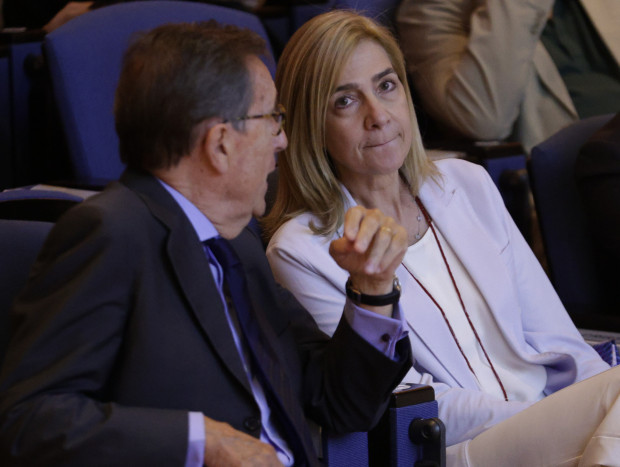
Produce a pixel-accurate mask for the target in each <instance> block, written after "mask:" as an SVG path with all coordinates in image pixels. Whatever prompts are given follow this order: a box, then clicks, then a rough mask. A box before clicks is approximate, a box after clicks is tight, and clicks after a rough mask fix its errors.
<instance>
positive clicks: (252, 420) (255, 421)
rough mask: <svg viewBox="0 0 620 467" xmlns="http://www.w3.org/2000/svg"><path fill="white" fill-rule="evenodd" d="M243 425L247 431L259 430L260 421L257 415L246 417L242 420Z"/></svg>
mask: <svg viewBox="0 0 620 467" xmlns="http://www.w3.org/2000/svg"><path fill="white" fill-rule="evenodd" d="M243 426H244V427H245V429H246V430H248V431H257V430H260V427H261V422H260V418H258V417H248V418H246V419H245V420H244V421H243Z"/></svg>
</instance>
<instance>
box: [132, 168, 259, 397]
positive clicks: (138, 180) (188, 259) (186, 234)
mask: <svg viewBox="0 0 620 467" xmlns="http://www.w3.org/2000/svg"><path fill="white" fill-rule="evenodd" d="M121 181H122V182H123V183H124V184H125V185H127V186H128V187H129V188H131V189H132V190H134V191H135V192H136V193H137V194H138V195H139V196H140V197H141V198H142V200H143V201H144V202H145V203H146V204H147V206H148V207H149V209H150V210H151V212H152V214H153V215H154V216H155V217H156V218H157V219H159V221H161V222H162V223H163V224H164V225H166V227H167V228H168V230H169V235H168V238H167V243H166V253H167V255H168V258H169V259H170V263H171V265H172V270H173V272H174V275H175V276H176V278H177V280H178V281H179V286H180V287H181V289H182V291H183V294H184V296H185V298H186V299H187V302H188V303H189V308H190V310H191V313H192V314H193V315H194V317H195V319H196V320H197V322H198V323H199V325H200V328H201V329H202V331H203V332H204V334H205V337H206V338H207V339H208V340H209V341H210V342H211V344H212V347H213V349H214V352H215V353H217V354H218V355H219V356H220V358H221V359H222V361H223V363H224V364H223V366H225V367H226V368H228V369H229V370H230V371H231V373H233V375H234V376H235V377H236V378H237V380H238V381H239V382H240V383H241V384H242V385H243V386H244V387H245V388H246V389H247V390H248V392H250V393H251V388H250V385H249V381H248V378H247V376H246V374H245V370H244V368H243V363H242V361H241V358H240V356H239V352H238V351H237V347H236V345H235V341H234V338H233V335H232V331H231V330H230V326H229V325H228V320H227V318H226V311H225V309H224V305H223V303H222V301H221V299H220V295H219V291H218V289H217V287H216V285H215V280H214V278H213V275H212V274H211V268H210V267H209V262H208V260H207V259H206V256H205V253H204V249H203V247H202V244H201V243H200V241H199V239H198V237H197V235H196V232H195V231H194V229H193V227H192V225H191V223H190V222H189V220H188V219H187V218H186V217H185V215H184V213H183V211H182V210H181V208H180V207H179V206H178V205H177V204H176V202H175V201H174V199H173V198H172V197H171V196H170V194H169V193H168V192H167V191H166V190H165V188H163V187H162V186H161V185H160V184H159V182H157V180H156V179H155V178H154V177H152V176H150V175H145V174H137V173H135V172H133V171H127V172H125V174H124V175H123V178H122V179H121Z"/></svg>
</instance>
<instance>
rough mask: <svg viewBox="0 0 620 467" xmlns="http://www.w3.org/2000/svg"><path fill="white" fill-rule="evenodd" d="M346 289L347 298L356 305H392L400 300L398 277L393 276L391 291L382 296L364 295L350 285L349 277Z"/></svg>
mask: <svg viewBox="0 0 620 467" xmlns="http://www.w3.org/2000/svg"><path fill="white" fill-rule="evenodd" d="M346 289H347V297H349V298H350V299H351V300H352V301H353V302H354V303H355V304H357V305H368V306H385V305H394V304H395V303H398V300H399V299H400V282H399V280H398V277H396V276H394V281H393V283H392V291H391V292H389V293H386V294H384V295H367V294H365V293H362V292H360V291H359V290H358V289H356V288H355V286H354V285H353V284H352V283H351V278H350V277H349V279H348V280H347V285H346Z"/></svg>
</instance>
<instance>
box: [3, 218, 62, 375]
mask: <svg viewBox="0 0 620 467" xmlns="http://www.w3.org/2000/svg"><path fill="white" fill-rule="evenodd" d="M53 225H54V224H53V223H51V222H38V221H22V220H7V219H0V258H2V260H1V261H0V284H2V287H0V364H1V363H2V360H3V358H4V352H5V349H6V344H7V343H8V339H9V309H10V306H11V303H12V302H13V299H14V298H15V296H16V295H17V294H18V293H19V291H20V290H21V289H22V287H23V286H24V285H25V283H26V279H27V278H28V273H29V271H30V267H31V266H32V264H33V263H34V260H35V259H36V257H37V254H38V253H39V250H40V249H41V246H42V245H43V242H44V240H45V238H46V237H47V234H48V233H49V231H50V229H51V228H52V226H53Z"/></svg>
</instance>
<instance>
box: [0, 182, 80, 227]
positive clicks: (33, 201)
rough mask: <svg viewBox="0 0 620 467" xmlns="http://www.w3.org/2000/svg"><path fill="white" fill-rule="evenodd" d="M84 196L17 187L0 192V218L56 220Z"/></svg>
mask: <svg viewBox="0 0 620 467" xmlns="http://www.w3.org/2000/svg"><path fill="white" fill-rule="evenodd" d="M83 200H84V198H82V197H80V196H77V195H74V194H71V193H65V192H64V191H58V190H40V189H29V188H19V189H14V190H10V191H3V192H0V219H16V220H31V221H45V222H56V221H57V220H58V218H59V217H60V216H61V215H62V214H64V213H65V211H67V210H68V209H70V208H72V207H73V206H75V205H76V204H78V203H80V202H82V201H83Z"/></svg>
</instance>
